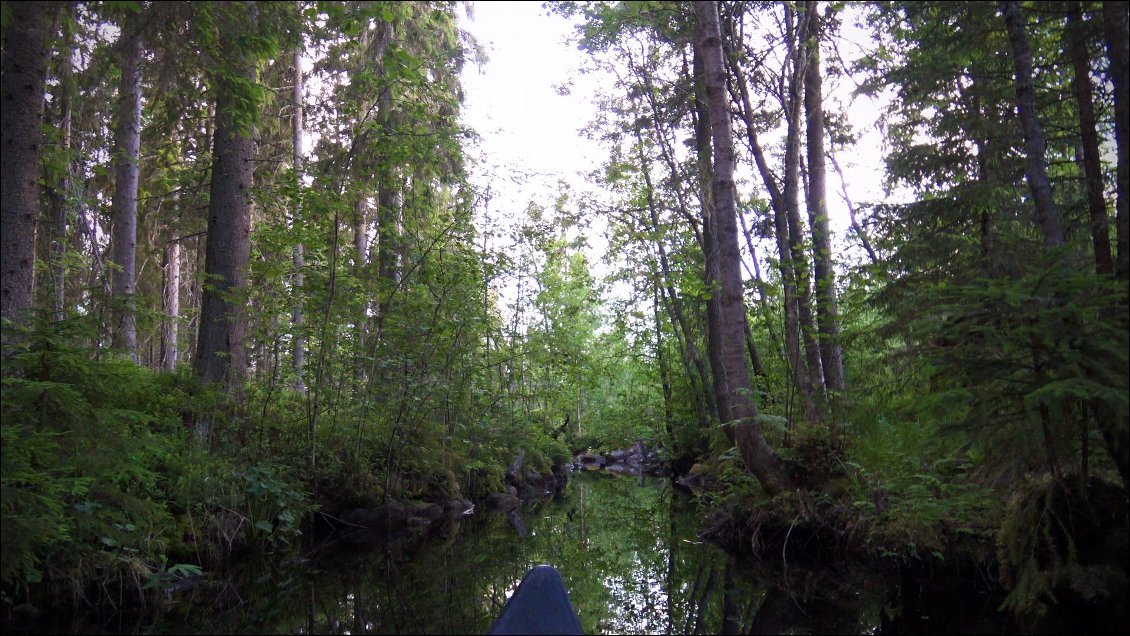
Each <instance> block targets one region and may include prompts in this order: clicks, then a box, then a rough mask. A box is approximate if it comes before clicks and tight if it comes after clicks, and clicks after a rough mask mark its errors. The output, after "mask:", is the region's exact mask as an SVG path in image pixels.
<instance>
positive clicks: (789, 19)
mask: <svg viewBox="0 0 1130 636" xmlns="http://www.w3.org/2000/svg"><path fill="white" fill-rule="evenodd" d="M785 25H786V34H785V39H786V41H787V43H788V47H789V50H790V59H791V60H792V63H793V67H792V72H791V75H789V76H788V78H787V80H788V86H787V104H788V108H787V111H786V113H785V116H786V118H788V120H789V124H788V131H789V132H788V136H787V138H786V142H785V206H786V210H787V212H788V215H787V220H788V226H789V251H790V252H791V258H792V265H793V273H794V275H795V277H796V278H795V280H796V289H797V310H798V314H799V316H800V337H801V341H802V342H803V343H804V357H805V368H806V370H807V371H808V382H809V385H810V386H811V387H812V395H813V396H814V397H818V396H822V395H823V393H824V371H823V365H822V363H821V361H820V345H819V343H818V342H817V338H816V319H815V316H814V315H813V312H812V285H811V282H810V280H809V276H808V254H807V253H806V252H805V249H804V227H803V225H802V224H801V220H800V190H801V188H802V181H801V175H800V163H801V158H800V119H801V107H802V105H803V101H802V97H801V88H802V84H803V82H804V73H805V67H806V66H807V63H806V62H807V59H808V54H807V50H806V47H805V46H804V42H805V37H804V33H805V31H806V30H807V29H806V28H805V21H804V20H803V19H801V16H799V15H798V14H796V13H794V12H793V9H792V8H791V6H789V5H785ZM821 410H822V407H821ZM820 417H822V414H821V413H819V412H818V414H817V419H819V418H820Z"/></svg>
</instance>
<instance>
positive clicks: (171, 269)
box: [161, 240, 180, 371]
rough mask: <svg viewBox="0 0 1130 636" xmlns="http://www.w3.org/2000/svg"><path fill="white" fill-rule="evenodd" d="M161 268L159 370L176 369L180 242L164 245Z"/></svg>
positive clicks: (170, 242)
mask: <svg viewBox="0 0 1130 636" xmlns="http://www.w3.org/2000/svg"><path fill="white" fill-rule="evenodd" d="M163 260H164V262H163V263H162V268H163V269H164V272H165V276H164V278H165V285H164V290H163V294H162V295H163V296H164V301H165V302H164V305H165V320H164V322H163V324H162V325H161V368H162V369H165V370H166V371H172V370H174V369H176V368H177V335H178V331H179V321H180V241H175V240H174V241H169V242H168V243H166V244H165V255H164V259H163Z"/></svg>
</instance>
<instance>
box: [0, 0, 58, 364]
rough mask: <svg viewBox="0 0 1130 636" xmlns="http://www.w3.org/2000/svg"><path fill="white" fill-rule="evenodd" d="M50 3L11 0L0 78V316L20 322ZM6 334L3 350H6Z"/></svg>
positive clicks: (29, 274)
mask: <svg viewBox="0 0 1130 636" xmlns="http://www.w3.org/2000/svg"><path fill="white" fill-rule="evenodd" d="M54 6H55V5H54V3H40V2H13V3H11V4H10V5H7V6H6V7H5V9H6V10H9V11H10V14H9V16H8V20H7V22H8V23H7V24H6V25H5V28H4V61H3V76H2V79H0V317H3V318H8V319H10V320H13V321H15V322H17V323H23V322H25V321H26V319H27V318H28V316H27V313H28V312H29V311H30V310H31V304H32V290H33V289H34V284H35V230H36V223H37V222H38V220H39V154H40V151H41V149H42V144H43V132H42V130H41V125H42V123H43V99H44V89H45V83H46V77H47V58H48V51H47V46H46V39H47V29H48V25H49V23H50V20H49V19H48V18H49V17H50V14H51V13H52V12H53V10H54ZM7 345H8V338H5V345H4V353H3V355H4V356H5V357H6V356H7V355H8V346H7Z"/></svg>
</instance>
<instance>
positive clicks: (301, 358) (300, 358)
mask: <svg viewBox="0 0 1130 636" xmlns="http://www.w3.org/2000/svg"><path fill="white" fill-rule="evenodd" d="M303 92H304V91H303V78H302V46H301V45H299V46H298V48H297V49H296V50H295V51H294V121H293V128H294V130H293V133H294V142H293V145H294V178H295V179H296V180H297V181H298V183H297V187H298V190H297V192H298V193H299V194H298V196H296V197H295V202H294V225H296V226H297V225H300V224H301V223H302V195H301V193H302V189H303V186H304V185H305V184H304V183H303V180H302V176H303V167H304V157H303V154H302V137H303V135H304V134H305V132H306V129H305V126H304V124H303V121H302V118H303V107H304V103H305V102H304V96H303ZM293 258H294V307H293V309H292V310H291V316H290V324H291V328H292V329H294V352H293V364H294V390H295V391H296V392H298V393H300V394H305V393H306V382H305V381H304V380H303V377H304V375H305V373H306V369H305V366H306V336H305V335H304V334H303V332H302V322H303V318H302V284H303V282H304V281H303V273H302V270H303V267H305V264H306V254H305V246H304V245H303V244H302V242H301V241H299V242H298V243H296V244H295V246H294V257H293Z"/></svg>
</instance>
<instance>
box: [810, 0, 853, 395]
mask: <svg viewBox="0 0 1130 636" xmlns="http://www.w3.org/2000/svg"><path fill="white" fill-rule="evenodd" d="M816 4H817V3H816V2H815V1H814V0H809V1H808V29H807V34H808V38H807V43H806V48H807V49H808V52H809V58H808V65H807V66H806V67H805V74H804V110H805V115H806V123H805V126H806V128H805V130H806V132H807V135H808V137H807V141H808V219H809V223H810V224H811V225H812V250H813V252H814V259H813V261H814V266H815V267H814V274H815V284H816V293H815V299H816V327H817V332H818V334H819V339H820V341H819V344H820V362H821V364H822V366H823V369H824V384H825V388H826V389H827V390H828V391H829V392H832V393H837V392H842V391H843V390H844V360H843V351H842V350H841V349H840V318H839V310H838V308H837V306H836V272H835V269H834V266H833V264H832V237H831V231H830V230H829V229H828V204H827V185H826V179H825V168H824V161H825V157H824V155H825V153H824V96H823V79H822V77H821V73H820V29H821V26H820V12H819V10H818V8H817V6H816Z"/></svg>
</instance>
